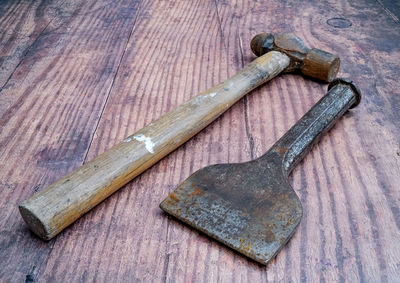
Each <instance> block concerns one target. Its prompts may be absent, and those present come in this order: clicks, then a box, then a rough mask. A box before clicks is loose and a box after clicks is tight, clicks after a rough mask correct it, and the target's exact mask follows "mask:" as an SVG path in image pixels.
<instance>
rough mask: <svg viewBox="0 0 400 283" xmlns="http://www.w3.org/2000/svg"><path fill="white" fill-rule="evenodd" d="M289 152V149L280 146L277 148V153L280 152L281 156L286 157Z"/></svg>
mask: <svg viewBox="0 0 400 283" xmlns="http://www.w3.org/2000/svg"><path fill="white" fill-rule="evenodd" d="M287 150H288V148H287V147H279V146H278V147H277V148H276V152H278V153H279V154H280V155H281V156H284V155H285V153H286V151H287Z"/></svg>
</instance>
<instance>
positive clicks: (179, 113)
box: [19, 51, 290, 240]
mask: <svg viewBox="0 0 400 283" xmlns="http://www.w3.org/2000/svg"><path fill="white" fill-rule="evenodd" d="M289 61H290V59H289V57H288V56H286V55H285V54H283V53H281V52H277V51H271V52H269V53H267V54H265V55H263V56H261V57H259V58H257V59H256V60H254V61H253V62H251V63H250V64H249V65H248V66H246V67H245V68H244V69H243V70H242V71H241V72H240V73H238V74H236V75H235V76H233V77H232V78H230V79H228V80H226V81H225V82H223V83H222V84H219V85H217V86H215V87H213V88H210V89H209V90H207V91H205V92H202V93H200V94H199V95H198V96H196V97H194V98H192V99H190V100H189V101H187V102H185V103H183V104H182V105H180V106H179V107H177V108H176V109H174V110H172V111H171V112H169V113H167V114H165V115H164V116H162V117H161V118H159V119H158V120H156V121H154V122H152V123H150V124H149V125H147V126H146V127H145V128H143V129H141V130H139V131H138V132H136V133H135V134H133V135H131V136H129V137H128V138H126V139H124V140H123V141H122V142H121V143H119V144H117V145H115V146H114V147H112V148H110V149H109V150H107V151H106V152H104V153H103V154H101V155H99V156H98V157H96V158H95V159H93V160H91V161H89V162H88V163H86V164H85V165H83V166H81V167H79V168H77V169H76V170H75V171H73V172H71V173H70V174H68V175H67V176H65V177H63V178H61V179H60V180H58V181H56V182H55V183H53V184H52V185H50V186H49V187H47V188H46V189H44V190H42V191H40V192H37V193H36V194H34V195H33V196H32V197H31V198H29V199H28V200H26V201H24V202H23V203H21V204H20V206H19V209H20V212H21V215H22V217H23V219H24V220H25V222H26V223H27V224H28V226H29V227H30V229H31V230H32V231H33V232H34V233H35V234H37V235H38V236H39V237H40V238H42V239H44V240H50V239H51V238H53V237H54V236H55V235H57V234H58V233H60V232H61V231H62V230H63V229H64V228H66V227H67V226H69V225H70V224H72V223H73V222H74V221H75V220H77V219H78V218H79V217H80V216H81V215H82V214H84V213H86V212H87V211H89V210H90V209H91V208H93V207H94V206H96V205H97V204H99V203H100V202H101V201H102V200H104V199H105V198H107V197H108V196H110V195H111V194H112V193H114V192H115V191H116V190H118V189H119V188H121V187H122V186H123V185H125V184H126V183H128V182H129V181H130V180H132V179H133V178H134V177H136V176H138V175H139V174H140V173H142V172H143V171H144V170H146V169H147V168H149V167H150V166H152V165H153V164H155V163H156V162H157V161H159V160H160V159H161V158H163V157H164V156H166V155H167V154H168V153H170V152H171V151H173V150H175V149H176V148H177V147H179V146H180V145H181V144H183V143H184V142H186V141H187V140H189V139H190V138H191V137H192V136H194V135H195V134H196V133H198V132H199V131H200V130H202V129H203V128H205V127H206V126H207V125H208V124H210V123H211V122H212V121H214V120H215V119H216V118H217V117H218V116H219V115H221V114H222V113H223V112H225V111H226V110H227V109H228V108H229V107H230V106H232V105H233V104H234V103H235V102H236V101H238V100H239V99H240V98H241V97H243V96H244V95H245V94H247V93H248V92H249V91H251V90H252V89H254V88H256V87H257V86H259V85H261V84H263V83H265V82H266V81H268V80H270V79H271V78H273V77H275V76H276V75H278V74H279V73H280V72H282V71H283V70H284V69H285V68H286V67H287V66H288V65H289V63H290V62H289Z"/></svg>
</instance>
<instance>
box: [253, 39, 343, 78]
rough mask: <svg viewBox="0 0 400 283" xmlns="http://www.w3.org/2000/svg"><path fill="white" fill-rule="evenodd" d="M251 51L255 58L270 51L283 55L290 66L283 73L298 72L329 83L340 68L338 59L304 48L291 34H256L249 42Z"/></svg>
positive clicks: (325, 53) (321, 51)
mask: <svg viewBox="0 0 400 283" xmlns="http://www.w3.org/2000/svg"><path fill="white" fill-rule="evenodd" d="M250 45H251V50H252V51H253V53H254V54H255V55H257V56H261V55H263V54H265V53H268V52H270V51H279V52H282V53H285V54H286V55H287V56H288V57H289V58H290V64H289V66H288V67H287V68H286V69H285V72H294V71H300V72H301V73H302V74H303V75H305V76H308V77H311V78H314V79H317V80H321V81H324V82H331V81H333V80H334V79H335V78H336V75H337V73H338V71H339V67H340V58H339V56H337V55H334V54H331V53H329V52H326V51H323V50H320V49H316V48H312V49H309V48H307V47H306V46H305V44H304V42H303V41H302V40H301V39H300V38H299V37H297V36H295V35H292V34H280V35H276V36H274V35H272V34H268V33H260V34H257V35H256V36H255V37H253V39H252V40H251V44H250Z"/></svg>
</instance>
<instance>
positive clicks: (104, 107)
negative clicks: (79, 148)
mask: <svg viewBox="0 0 400 283" xmlns="http://www.w3.org/2000/svg"><path fill="white" fill-rule="evenodd" d="M142 3H143V1H142V0H140V2H139V7H138V10H137V13H136V16H135V20H134V21H133V24H132V28H131V31H130V32H129V36H128V38H127V40H126V44H125V47H124V51H123V52H122V54H121V58H120V60H119V63H118V67H117V70H116V71H115V75H114V77H113V79H112V82H111V86H110V89H109V90H108V93H107V97H106V101H105V102H104V105H103V108H102V109H101V112H100V116H99V118H98V119H97V123H96V127H95V128H94V131H93V134H92V137H91V138H90V142H89V146H88V148H87V150H86V154H85V157H84V158H83V162H82V164H84V163H85V162H86V161H87V157H88V154H89V151H90V148H91V146H92V143H93V138H94V136H95V134H96V132H97V128H98V127H99V124H100V121H101V117H102V116H103V113H104V110H105V109H106V106H107V103H108V99H109V98H110V94H111V91H112V89H113V87H114V83H115V78H116V77H117V75H118V72H119V68H120V67H121V63H122V59H123V58H124V56H125V53H126V49H127V48H128V44H129V41H130V39H131V37H132V34H133V30H134V28H135V26H136V22H137V19H138V17H139V15H140V11H141V8H142Z"/></svg>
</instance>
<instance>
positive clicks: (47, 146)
mask: <svg viewBox="0 0 400 283" xmlns="http://www.w3.org/2000/svg"><path fill="white" fill-rule="evenodd" d="M18 9H19V8H18V7H17V8H16V13H18ZM21 9H22V8H21ZM57 9H58V12H59V13H60V15H61V16H60V17H58V18H57V19H55V20H54V21H52V23H51V24H49V25H48V26H47V28H45V29H44V31H43V32H42V33H41V34H40V35H39V37H38V38H37V39H36V40H35V41H34V43H33V44H32V46H31V47H30V48H29V49H28V52H27V53H26V54H25V55H24V56H25V57H24V58H23V61H22V62H21V63H20V64H18V66H17V68H16V70H15V71H14V72H13V73H12V76H11V77H10V79H9V80H8V81H7V84H6V85H5V87H4V88H3V89H2V91H1V101H2V103H1V104H0V105H1V107H0V115H1V116H0V123H1V139H0V148H1V155H0V160H1V163H2V164H4V165H6V166H3V167H2V170H1V177H0V182H1V186H2V198H1V199H0V207H2V209H1V220H0V226H1V227H2V229H1V230H2V232H1V238H0V240H1V244H0V246H1V248H0V258H2V259H5V261H4V262H3V266H2V268H1V269H0V278H2V279H3V280H5V281H21V280H23V279H25V277H26V276H27V277H26V278H28V277H29V278H33V279H35V278H36V275H37V274H40V268H41V266H43V264H44V263H46V261H47V257H48V255H49V253H50V251H51V249H52V247H53V244H54V242H49V243H44V242H42V241H39V240H38V239H36V238H35V237H33V235H32V234H30V233H29V231H28V230H27V229H26V226H25V224H24V223H23V222H22V220H21V218H20V215H19V212H18V208H17V204H18V202H20V201H21V200H23V199H26V198H27V197H28V196H30V195H31V194H32V193H33V192H34V191H36V190H39V189H41V188H42V187H44V186H46V185H48V184H49V183H51V182H52V181H54V180H55V179H57V178H59V177H61V176H62V175H64V174H65V173H67V172H68V171H70V170H71V169H72V168H73V167H77V166H78V165H81V164H82V162H83V160H84V158H85V156H86V154H87V150H88V147H89V144H90V142H91V139H92V136H93V133H94V131H95V129H96V127H97V124H98V119H99V118H100V116H101V113H102V111H103V108H104V105H105V102H106V100H107V97H108V94H109V90H110V88H111V85H112V83H113V80H114V76H115V73H116V71H117V68H118V66H119V64H120V61H121V57H122V54H123V52H124V50H125V48H126V44H127V41H128V38H129V34H130V32H131V30H132V27H133V25H134V20H135V14H136V11H137V9H138V2H130V1H125V2H124V1H120V2H113V3H109V2H101V1H92V2H88V1H71V2H70V3H69V4H68V5H67V6H60V7H59V8H57ZM26 20H27V21H30V18H27V19H26ZM5 72H7V70H6V71H5Z"/></svg>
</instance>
